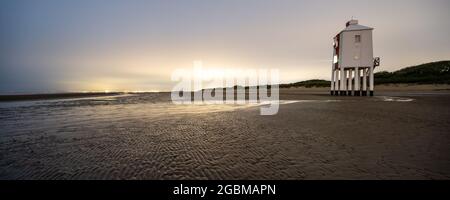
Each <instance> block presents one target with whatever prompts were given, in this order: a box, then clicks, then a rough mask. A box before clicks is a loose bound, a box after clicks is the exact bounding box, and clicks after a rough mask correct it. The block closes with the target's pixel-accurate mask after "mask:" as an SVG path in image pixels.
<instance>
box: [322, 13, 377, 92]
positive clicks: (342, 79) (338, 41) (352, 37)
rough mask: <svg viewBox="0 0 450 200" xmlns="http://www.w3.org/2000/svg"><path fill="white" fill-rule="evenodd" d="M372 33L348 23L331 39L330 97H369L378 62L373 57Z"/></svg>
mask: <svg viewBox="0 0 450 200" xmlns="http://www.w3.org/2000/svg"><path fill="white" fill-rule="evenodd" d="M372 31H373V28H370V27H367V26H362V25H359V24H358V20H354V19H352V20H350V21H348V22H347V23H346V28H345V29H344V30H342V31H341V32H340V33H339V34H337V35H336V37H334V48H333V51H334V52H333V64H332V70H331V94H332V95H333V94H334V95H355V96H360V95H363V96H367V94H369V95H370V96H373V89H374V80H373V79H374V77H373V70H374V68H375V67H376V66H378V65H379V62H380V59H379V58H374V57H373V42H372ZM367 86H368V87H367ZM368 91H369V92H368Z"/></svg>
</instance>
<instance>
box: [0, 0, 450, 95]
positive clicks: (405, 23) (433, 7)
mask: <svg viewBox="0 0 450 200" xmlns="http://www.w3.org/2000/svg"><path fill="white" fill-rule="evenodd" d="M449 8H450V1H449V0H422V1H416V0H395V1H393V0H376V1H375V0H371V1H364V0H358V1H334V0H333V1H321V0H313V1H301V0H295V1H282V0H271V1H264V0H214V1H207V0H161V1H150V0H148V1H144V0H142V1H137V0H131V1H125V0H121V1H118V0H116V1H115V0H88V1H87V0H86V1H85V0H77V1H71V0H66V1H65V0H39V1H35V0H29V1H24V0H2V1H0V53H1V54H0V55H1V56H0V93H6V92H56V91H87V90H89V91H92V90H129V91H133V90H170V89H171V88H172V86H173V85H174V83H173V82H171V81H170V75H171V72H172V71H173V70H174V69H175V68H179V67H184V68H188V67H191V66H192V62H193V61H194V60H202V61H203V63H204V65H205V67H215V68H217V67H228V68H262V67H264V68H278V69H280V74H281V82H285V83H286V82H293V81H300V80H306V79H312V78H321V79H329V77H330V67H331V54H332V38H333V36H334V35H335V34H336V33H338V32H339V31H340V30H342V29H343V28H344V24H345V22H346V21H347V20H349V19H350V18H351V17H352V16H354V17H355V18H357V19H358V20H359V22H360V24H362V25H366V26H371V27H374V28H375V30H374V55H375V56H379V57H381V59H382V65H381V67H380V68H379V69H378V70H377V71H379V70H388V71H392V70H396V69H399V68H402V67H405V66H409V65H415V64H420V63H424V62H429V61H437V60H449V59H450V14H449V13H450V12H449Z"/></svg>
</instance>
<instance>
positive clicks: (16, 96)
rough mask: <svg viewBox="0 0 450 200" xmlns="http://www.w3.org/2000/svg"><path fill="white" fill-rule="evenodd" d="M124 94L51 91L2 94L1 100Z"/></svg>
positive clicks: (118, 93) (115, 93)
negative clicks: (45, 92)
mask: <svg viewBox="0 0 450 200" xmlns="http://www.w3.org/2000/svg"><path fill="white" fill-rule="evenodd" d="M120 94H123V93H121V92H111V93H105V92H75V93H50V94H18V95H16V94H13V95H0V102H5V101H29V100H49V99H66V98H82V97H100V96H114V95H120Z"/></svg>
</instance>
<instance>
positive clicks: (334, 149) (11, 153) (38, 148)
mask: <svg viewBox="0 0 450 200" xmlns="http://www.w3.org/2000/svg"><path fill="white" fill-rule="evenodd" d="M376 95H377V96H376V97H372V98H371V97H336V96H329V95H328V91H327V90H326V91H323V90H317V91H304V90H301V89H282V90H281V94H280V98H281V99H282V100H284V101H286V102H288V103H284V104H282V105H280V110H279V112H278V114H277V115H274V116H261V115H259V112H260V108H259V107H258V106H248V105H236V106H233V105H173V104H172V103H171V102H170V95H169V94H168V93H148V94H134V95H119V96H112V97H102V98H83V99H70V100H51V101H32V102H28V101H26V102H2V103H0V127H1V133H0V134H1V137H0V179H449V178H450V153H449V152H450V145H449V144H450V91H380V92H377V93H376Z"/></svg>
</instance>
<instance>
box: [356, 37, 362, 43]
mask: <svg viewBox="0 0 450 200" xmlns="http://www.w3.org/2000/svg"><path fill="white" fill-rule="evenodd" d="M360 42H361V35H355V43H360Z"/></svg>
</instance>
